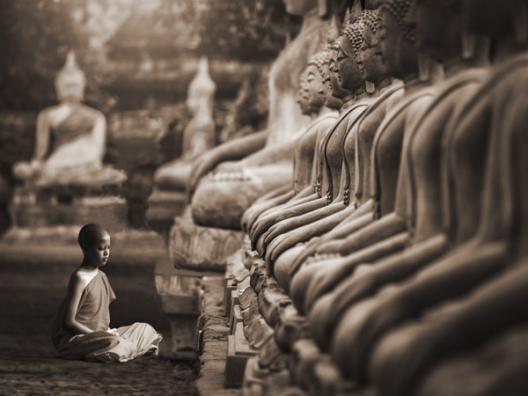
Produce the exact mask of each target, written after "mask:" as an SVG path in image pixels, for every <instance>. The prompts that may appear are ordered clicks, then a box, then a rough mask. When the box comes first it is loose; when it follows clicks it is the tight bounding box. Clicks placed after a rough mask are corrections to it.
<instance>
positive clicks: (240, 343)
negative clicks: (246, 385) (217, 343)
mask: <svg viewBox="0 0 528 396" xmlns="http://www.w3.org/2000/svg"><path fill="white" fill-rule="evenodd" d="M243 326H244V325H243V323H242V322H239V323H238V324H237V325H236V327H235V331H234V333H233V334H231V335H230V336H229V337H228V342H227V360H226V368H225V385H226V387H228V388H233V387H240V386H241V385H242V380H243V378H244V371H245V369H246V362H247V360H248V359H249V358H251V357H253V356H255V355H256V354H257V351H255V350H254V349H253V348H251V347H250V346H249V344H248V342H247V340H246V337H245V336H244V329H243Z"/></svg>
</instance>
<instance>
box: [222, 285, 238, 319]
mask: <svg viewBox="0 0 528 396" xmlns="http://www.w3.org/2000/svg"><path fill="white" fill-rule="evenodd" d="M233 290H236V285H235V283H234V281H233V279H227V280H226V284H225V287H224V299H223V303H224V304H223V305H224V314H225V315H228V314H229V312H231V292H232V291H233Z"/></svg>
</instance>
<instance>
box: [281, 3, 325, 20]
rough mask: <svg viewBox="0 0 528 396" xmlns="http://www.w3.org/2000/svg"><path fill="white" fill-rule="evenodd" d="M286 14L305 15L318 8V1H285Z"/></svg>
mask: <svg viewBox="0 0 528 396" xmlns="http://www.w3.org/2000/svg"><path fill="white" fill-rule="evenodd" d="M283 2H284V6H285V7H286V12H288V14H292V15H301V16H302V15H305V14H306V13H307V12H308V11H310V10H312V9H314V8H315V7H316V6H317V0H283Z"/></svg>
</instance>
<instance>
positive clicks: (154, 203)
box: [146, 190, 187, 234]
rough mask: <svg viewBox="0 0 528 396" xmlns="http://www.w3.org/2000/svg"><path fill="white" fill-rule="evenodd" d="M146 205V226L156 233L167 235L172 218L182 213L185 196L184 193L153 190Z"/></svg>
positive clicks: (185, 200) (185, 202)
mask: <svg viewBox="0 0 528 396" xmlns="http://www.w3.org/2000/svg"><path fill="white" fill-rule="evenodd" d="M147 204H148V209H147V213H146V219H147V222H148V224H149V225H150V226H151V227H152V228H153V229H155V230H156V231H159V232H162V233H163V234H168V233H169V231H170V228H171V226H172V223H173V222H174V218H175V217H176V216H180V215H181V214H182V213H183V212H184V210H185V206H186V205H187V196H186V195H185V193H184V192H178V191H161V190H155V191H154V192H153V193H152V194H151V195H150V197H149V198H148V201H147Z"/></svg>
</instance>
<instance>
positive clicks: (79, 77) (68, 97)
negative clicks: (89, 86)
mask: <svg viewBox="0 0 528 396" xmlns="http://www.w3.org/2000/svg"><path fill="white" fill-rule="evenodd" d="M85 87H86V77H85V75H84V73H83V71H82V70H81V69H79V66H78V65H77V61H76V60H75V54H74V52H73V51H70V52H68V55H67V57H66V63H64V66H63V67H62V69H61V70H60V71H59V73H58V74H57V78H56V79H55V91H56V93H57V98H58V99H59V101H60V102H64V101H69V102H80V101H82V100H83V98H84V88H85Z"/></svg>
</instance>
